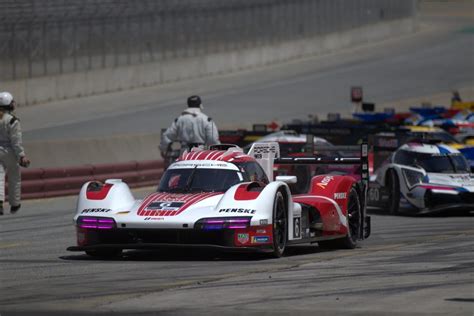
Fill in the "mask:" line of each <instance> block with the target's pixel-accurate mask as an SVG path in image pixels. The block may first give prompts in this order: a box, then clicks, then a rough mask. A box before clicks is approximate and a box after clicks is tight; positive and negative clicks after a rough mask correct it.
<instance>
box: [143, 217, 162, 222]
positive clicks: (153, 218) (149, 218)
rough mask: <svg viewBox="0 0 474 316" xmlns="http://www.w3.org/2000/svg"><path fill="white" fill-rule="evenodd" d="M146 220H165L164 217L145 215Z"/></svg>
mask: <svg viewBox="0 0 474 316" xmlns="http://www.w3.org/2000/svg"><path fill="white" fill-rule="evenodd" d="M143 220H144V221H163V220H165V218H164V217H145V218H144V219H143Z"/></svg>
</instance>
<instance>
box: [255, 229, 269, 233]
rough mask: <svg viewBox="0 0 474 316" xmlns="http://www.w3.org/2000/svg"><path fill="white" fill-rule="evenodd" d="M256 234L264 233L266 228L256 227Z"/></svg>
mask: <svg viewBox="0 0 474 316" xmlns="http://www.w3.org/2000/svg"><path fill="white" fill-rule="evenodd" d="M255 232H256V233H257V234H266V233H267V230H266V229H257V230H256V231H255Z"/></svg>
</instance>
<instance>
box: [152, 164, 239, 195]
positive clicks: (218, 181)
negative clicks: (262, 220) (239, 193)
mask: <svg viewBox="0 0 474 316" xmlns="http://www.w3.org/2000/svg"><path fill="white" fill-rule="evenodd" d="M241 181H242V175H241V174H240V173H239V172H238V171H236V170H228V169H210V168H192V169H188V168H187V169H168V170H166V172H165V174H164V175H163V177H162V178H161V181H160V187H159V189H158V191H159V192H176V193H183V192H225V191H227V189H229V188H230V187H231V186H233V185H234V184H237V183H239V182H241Z"/></svg>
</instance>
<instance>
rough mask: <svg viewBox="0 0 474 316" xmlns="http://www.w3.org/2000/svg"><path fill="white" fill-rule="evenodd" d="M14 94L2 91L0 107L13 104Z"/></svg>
mask: <svg viewBox="0 0 474 316" xmlns="http://www.w3.org/2000/svg"><path fill="white" fill-rule="evenodd" d="M12 101H13V96H12V95H11V93H10V92H0V107H7V106H10V105H11V104H12Z"/></svg>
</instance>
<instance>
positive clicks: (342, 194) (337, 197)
mask: <svg viewBox="0 0 474 316" xmlns="http://www.w3.org/2000/svg"><path fill="white" fill-rule="evenodd" d="M346 197H347V193H346V192H337V193H334V200H342V199H345V198H346Z"/></svg>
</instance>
